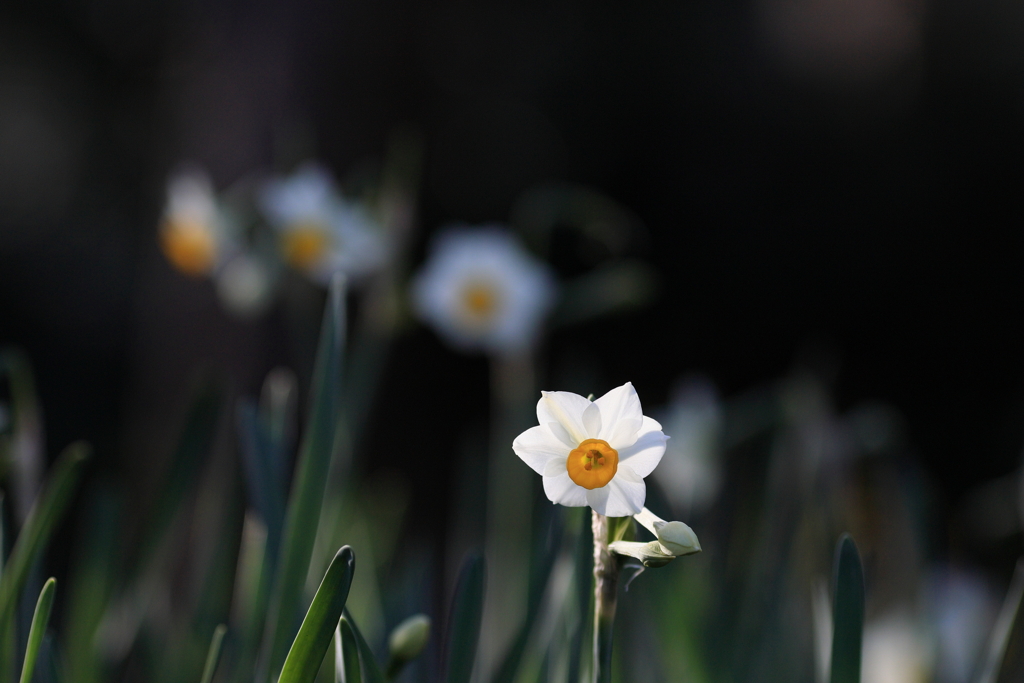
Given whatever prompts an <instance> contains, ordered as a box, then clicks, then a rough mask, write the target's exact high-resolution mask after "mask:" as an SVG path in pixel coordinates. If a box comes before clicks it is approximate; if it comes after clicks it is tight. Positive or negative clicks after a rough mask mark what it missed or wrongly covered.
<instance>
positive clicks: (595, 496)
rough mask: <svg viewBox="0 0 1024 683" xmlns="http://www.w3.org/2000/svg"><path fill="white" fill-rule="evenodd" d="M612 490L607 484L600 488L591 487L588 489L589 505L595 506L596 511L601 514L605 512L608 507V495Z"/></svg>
mask: <svg viewBox="0 0 1024 683" xmlns="http://www.w3.org/2000/svg"><path fill="white" fill-rule="evenodd" d="M611 492H612V490H611V489H610V488H608V487H607V486H602V487H601V488H599V489H590V490H589V491H587V505H589V506H590V507H592V508H594V512H596V513H597V514H599V515H603V514H605V510H607V509H608V496H609V495H610V494H611Z"/></svg>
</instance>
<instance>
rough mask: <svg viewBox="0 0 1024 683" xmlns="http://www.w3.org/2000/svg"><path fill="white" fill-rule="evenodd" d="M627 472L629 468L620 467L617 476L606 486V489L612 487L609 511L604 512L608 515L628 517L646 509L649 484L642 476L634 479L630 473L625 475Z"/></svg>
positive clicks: (609, 497)
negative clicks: (646, 483)
mask: <svg viewBox="0 0 1024 683" xmlns="http://www.w3.org/2000/svg"><path fill="white" fill-rule="evenodd" d="M626 472H629V470H628V469H627V468H620V469H619V471H618V472H617V473H616V474H615V478H613V479H612V480H611V481H610V482H608V485H607V486H605V488H606V489H611V493H610V494H609V496H608V506H607V510H608V511H607V512H605V513H604V514H605V515H607V516H608V517H627V516H629V515H635V514H637V513H638V512H640V511H641V510H643V509H644V501H645V500H646V499H647V486H646V485H645V484H644V480H643V479H641V478H640V477H636V479H635V480H633V479H632V478H630V477H629V476H628V475H627V476H623V475H624V474H625V473H626Z"/></svg>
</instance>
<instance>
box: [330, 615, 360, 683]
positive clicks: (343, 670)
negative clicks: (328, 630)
mask: <svg viewBox="0 0 1024 683" xmlns="http://www.w3.org/2000/svg"><path fill="white" fill-rule="evenodd" d="M334 680H335V683H362V681H363V676H362V674H361V673H360V671H359V645H358V643H356V634H355V632H354V631H353V630H352V624H351V623H350V622H349V621H348V619H346V618H345V617H342V618H341V621H340V622H338V628H337V629H335V631H334Z"/></svg>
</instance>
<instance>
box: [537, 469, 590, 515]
mask: <svg viewBox="0 0 1024 683" xmlns="http://www.w3.org/2000/svg"><path fill="white" fill-rule="evenodd" d="M544 494H545V495H547V497H548V500H550V501H551V502H552V503H559V504H561V505H565V506H566V507H571V508H578V507H583V506H584V505H586V504H587V490H586V489H585V488H583V487H582V486H578V485H577V484H576V483H575V482H574V481H573V480H572V479H570V478H569V473H568V472H566V471H564V470H563V471H562V473H561V474H560V475H558V476H557V477H544Z"/></svg>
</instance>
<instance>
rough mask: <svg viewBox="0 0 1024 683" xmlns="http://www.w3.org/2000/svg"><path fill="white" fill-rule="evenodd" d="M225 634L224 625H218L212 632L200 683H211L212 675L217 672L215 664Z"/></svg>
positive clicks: (218, 659)
mask: <svg viewBox="0 0 1024 683" xmlns="http://www.w3.org/2000/svg"><path fill="white" fill-rule="evenodd" d="M227 632H228V627H227V626H225V625H224V624H219V625H218V626H217V628H215V629H214V630H213V638H212V639H211V640H210V650H209V651H208V652H207V653H206V666H204V667H203V680H202V683H211V681H213V674H214V673H216V671H217V662H219V661H220V648H221V645H223V644H224V634H225V633H227Z"/></svg>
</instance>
